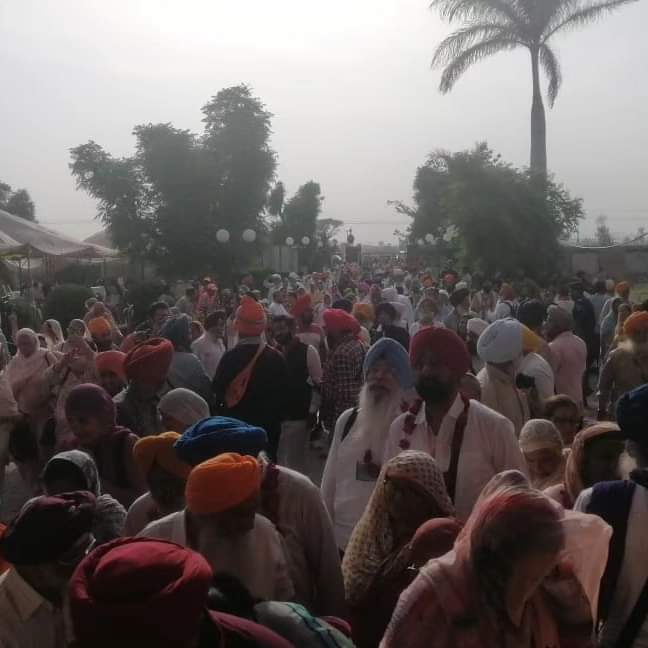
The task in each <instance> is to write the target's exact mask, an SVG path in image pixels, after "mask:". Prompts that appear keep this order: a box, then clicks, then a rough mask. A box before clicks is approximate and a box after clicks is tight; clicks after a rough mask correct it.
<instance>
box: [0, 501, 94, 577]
mask: <svg viewBox="0 0 648 648" xmlns="http://www.w3.org/2000/svg"><path fill="white" fill-rule="evenodd" d="M94 514H95V496H94V495H93V494H92V493H88V492H86V491H75V492H73V493H62V494H61V495H51V496H49V495H43V496H41V497H36V498H34V499H31V500H29V501H28V502H27V503H26V504H25V505H24V506H23V507H22V509H21V510H20V513H18V515H17V516H16V517H15V518H14V519H13V521H12V522H11V524H10V525H9V526H8V527H7V529H6V530H5V532H4V534H3V535H2V538H1V539H0V554H2V556H3V558H5V560H6V561H7V562H9V563H11V564H13V565H42V564H43V563H48V562H53V561H55V560H58V559H60V558H61V557H62V556H64V555H65V554H66V553H67V552H68V551H71V550H72V549H73V548H74V545H75V544H76V543H77V542H79V540H81V538H82V537H83V536H84V535H86V534H88V533H90V532H91V531H92V525H93V522H94Z"/></svg>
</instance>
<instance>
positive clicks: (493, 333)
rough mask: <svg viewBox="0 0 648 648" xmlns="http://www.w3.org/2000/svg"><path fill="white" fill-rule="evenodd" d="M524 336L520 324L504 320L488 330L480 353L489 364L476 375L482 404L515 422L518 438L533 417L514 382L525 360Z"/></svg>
mask: <svg viewBox="0 0 648 648" xmlns="http://www.w3.org/2000/svg"><path fill="white" fill-rule="evenodd" d="M522 333H523V326H522V324H520V322H518V321H517V320H515V319H501V320H496V321H495V322H493V323H492V324H491V325H490V326H489V327H488V328H486V329H485V330H484V332H483V333H482V334H481V335H480V336H479V341H478V342H477V353H478V354H479V357H480V358H481V359H482V360H483V361H484V363H485V365H486V366H485V367H484V368H483V369H482V370H481V371H480V372H479V374H477V379H478V380H479V383H480V385H481V402H482V403H483V404H484V405H486V406H487V407H490V408H491V409H493V410H495V411H496V412H499V413H500V414H502V415H503V416H506V418H507V419H508V420H509V421H511V423H513V428H514V429H515V434H516V436H519V434H520V430H521V429H522V426H523V425H524V424H525V423H526V422H527V421H528V420H529V418H530V417H529V404H528V402H527V398H526V395H525V394H524V393H522V391H521V390H519V389H518V388H517V385H516V382H515V379H516V375H517V368H518V366H519V364H520V361H521V360H522Z"/></svg>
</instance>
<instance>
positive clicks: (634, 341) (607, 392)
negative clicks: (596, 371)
mask: <svg viewBox="0 0 648 648" xmlns="http://www.w3.org/2000/svg"><path fill="white" fill-rule="evenodd" d="M623 332H624V333H625V335H626V337H627V338H628V342H627V343H626V344H623V345H621V346H619V347H617V348H616V349H614V351H611V352H610V354H609V355H608V358H607V360H606V361H605V364H604V365H603V369H602V370H601V377H600V378H599V394H598V397H599V406H598V418H599V420H605V419H606V418H608V416H609V415H612V416H614V412H615V409H616V403H617V401H618V400H619V398H621V396H623V394H625V393H626V392H629V391H632V390H633V389H635V387H639V386H641V385H644V384H645V383H648V313H647V312H644V311H637V312H636V313H633V314H632V315H630V317H628V319H627V320H626V321H625V322H624V324H623Z"/></svg>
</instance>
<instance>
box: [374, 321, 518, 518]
mask: <svg viewBox="0 0 648 648" xmlns="http://www.w3.org/2000/svg"><path fill="white" fill-rule="evenodd" d="M410 359H411V362H412V368H413V369H414V377H415V384H416V391H417V392H418V394H419V396H420V397H421V399H422V400H421V401H417V402H416V403H415V404H414V405H413V406H412V407H411V408H410V410H409V412H407V413H406V414H403V415H401V416H399V417H398V418H397V419H396V420H395V421H394V422H393V423H392V425H391V428H390V430H389V437H388V440H387V443H386V447H385V453H384V460H385V461H387V460H389V459H391V458H392V457H394V456H396V455H397V454H399V453H400V452H401V451H403V450H410V449H411V450H421V451H423V452H428V453H430V454H431V455H432V456H433V457H434V458H435V459H436V462H437V464H438V466H439V468H441V470H442V471H443V472H444V473H445V477H446V483H447V485H448V494H449V495H450V496H451V499H452V500H453V502H454V505H455V508H456V511H457V517H458V518H459V519H460V520H466V519H467V518H468V516H469V515H470V512H471V511H472V508H473V506H474V504H475V502H476V501H477V498H478V497H479V494H480V493H481V491H482V488H483V487H484V486H485V485H486V483H487V482H488V481H489V480H490V479H491V477H493V476H494V475H496V474H497V473H499V472H502V471H503V470H508V469H517V470H520V471H522V472H523V473H525V474H526V472H527V469H526V465H525V463H524V458H523V456H522V453H521V452H520V448H519V445H518V443H517V439H516V438H515V434H514V432H513V424H512V423H511V422H510V421H509V420H508V419H506V418H505V417H504V416H502V415H501V414H498V413H497V412H494V411H493V410H491V409H489V408H488V407H486V406H485V405H482V404H481V403H479V402H477V401H475V400H468V399H467V398H465V397H463V396H462V395H461V394H460V392H459V385H460V383H461V379H462V377H463V376H464V374H465V373H466V372H468V371H469V370H470V354H469V353H468V349H467V348H466V345H465V343H464V342H463V340H462V339H461V338H460V337H459V336H458V335H457V334H456V333H454V332H453V331H450V330H449V329H441V328H436V327H432V328H428V329H423V330H422V331H419V332H418V333H417V334H416V335H415V336H414V338H413V339H412V342H411V345H410Z"/></svg>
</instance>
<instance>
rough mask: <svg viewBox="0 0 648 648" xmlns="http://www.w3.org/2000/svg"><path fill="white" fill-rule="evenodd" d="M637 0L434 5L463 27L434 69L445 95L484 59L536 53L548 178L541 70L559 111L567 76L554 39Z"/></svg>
mask: <svg viewBox="0 0 648 648" xmlns="http://www.w3.org/2000/svg"><path fill="white" fill-rule="evenodd" d="M630 2H636V0H432V4H431V5H430V7H431V8H432V9H438V10H439V12H440V14H441V17H442V18H444V19H446V20H447V21H448V22H461V23H463V24H462V26H461V27H460V28H459V29H457V31H455V32H453V33H452V34H450V36H448V37H447V38H446V39H445V40H444V41H443V42H441V44H440V45H439V46H438V47H437V49H436V52H435V54H434V59H433V60H432V67H433V68H443V73H442V74H441V83H440V85H439V89H440V91H441V92H442V93H443V94H445V93H447V92H449V91H450V90H452V87H453V86H454V84H455V83H456V81H457V80H458V79H459V77H460V76H461V75H462V74H463V73H464V72H465V71H466V70H467V69H468V68H469V67H470V66H471V65H472V64H473V63H476V62H477V61H480V60H481V59H484V58H486V57H487V56H491V55H492V54H497V53H498V52H501V51H503V50H512V49H515V48H517V47H526V48H527V49H528V50H529V53H530V54H531V74H532V79H533V103H532V105H531V170H532V171H534V172H536V173H540V174H542V175H545V176H546V173H547V139H546V122H545V109H544V104H543V102H542V93H541V91H540V67H542V69H543V71H544V73H545V75H546V76H547V79H548V81H549V85H548V89H547V97H548V100H549V105H550V106H553V104H554V102H555V100H556V96H557V95H558V90H559V89H560V84H561V82H562V75H561V72H560V64H559V62H558V57H557V56H556V53H555V52H554V50H553V49H552V48H551V47H550V46H549V40H550V39H551V37H552V36H553V35H554V34H556V33H558V32H561V31H566V30H568V29H573V28H575V27H581V26H583V25H587V24H588V23H591V22H593V21H595V20H597V19H599V18H601V17H603V16H604V15H605V14H607V13H610V12H611V11H613V10H614V9H616V8H617V7H619V6H620V5H624V4H629V3H630Z"/></svg>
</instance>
